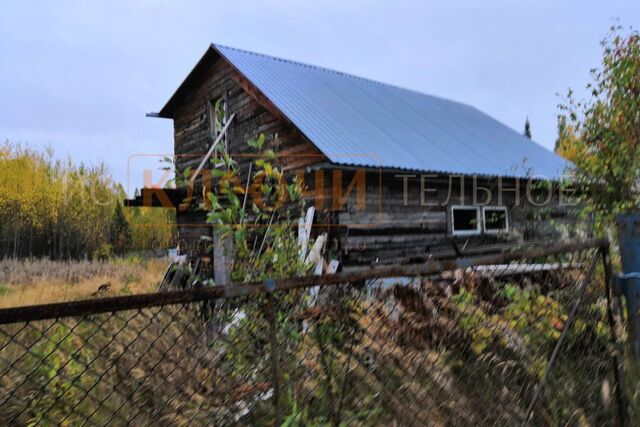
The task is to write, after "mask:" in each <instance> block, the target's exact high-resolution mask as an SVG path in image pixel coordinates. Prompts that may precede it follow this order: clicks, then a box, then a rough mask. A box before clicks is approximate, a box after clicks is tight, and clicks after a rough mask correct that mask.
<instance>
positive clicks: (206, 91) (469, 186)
mask: <svg viewBox="0 0 640 427" xmlns="http://www.w3.org/2000/svg"><path fill="white" fill-rule="evenodd" d="M216 107H217V108H218V110H221V111H222V116H220V115H218V114H216ZM150 115H151V116H154V117H161V118H167V119H172V120H173V123H174V138H175V146H174V147H175V155H176V162H177V169H178V170H184V169H185V168H187V167H190V168H191V169H192V170H196V169H197V168H198V167H199V166H200V165H201V164H204V163H205V162H204V160H205V159H206V158H207V153H208V152H209V151H210V150H211V148H212V145H213V144H214V143H216V144H224V149H225V150H226V151H227V152H229V153H231V154H232V155H234V156H236V159H237V160H239V161H240V163H241V168H242V170H245V171H246V166H247V165H246V164H244V163H243V162H247V161H248V160H243V157H242V155H243V154H246V153H248V150H249V148H248V146H247V144H246V141H247V140H248V139H250V138H254V137H256V136H257V135H259V134H264V135H265V136H266V139H267V144H269V145H270V146H272V147H273V148H274V149H275V150H276V152H277V153H278V156H279V157H280V161H281V164H282V165H283V167H284V168H285V170H287V171H289V172H291V173H293V172H296V171H298V172H299V171H303V172H304V173H305V176H306V177H308V178H309V179H308V181H307V185H308V186H309V187H311V189H312V191H311V193H313V194H315V196H316V199H317V198H320V199H322V200H320V202H321V203H317V204H316V206H317V209H316V215H315V219H314V223H315V224H319V225H322V226H325V227H326V229H328V230H329V242H330V244H331V245H332V247H334V248H336V250H337V251H338V253H339V258H340V262H341V265H342V266H343V268H345V269H354V268H362V267H368V266H371V265H376V264H388V263H409V262H418V261H421V260H425V259H428V258H431V257H446V256H456V255H458V256H459V255H461V254H464V255H468V254H474V253H478V252H485V251H495V250H500V249H501V248H504V247H506V246H508V245H511V244H513V243H514V242H522V241H523V240H535V239H545V238H546V239H548V238H549V237H551V236H558V230H557V227H555V226H554V224H558V223H562V222H563V221H568V220H570V215H568V212H569V211H568V209H567V208H566V206H565V203H563V194H562V191H563V190H562V189H559V188H558V186H553V187H549V186H547V181H546V180H549V182H551V183H556V184H557V183H558V182H559V180H560V178H561V176H562V174H563V173H564V171H565V169H566V168H567V166H568V163H567V162H566V161H565V160H564V159H562V158H561V157H559V156H557V155H556V154H554V153H552V152H550V151H548V150H547V149H545V148H543V147H542V146H540V145H538V144H537V143H535V142H534V141H531V140H530V139H528V138H526V137H524V136H523V135H521V134H519V133H518V132H516V131H514V130H512V129H510V128H509V127H507V126H505V125H503V124H502V123H500V122H498V121H497V120H495V119H493V118H492V117H490V116H488V115H486V114H484V113H483V112H481V111H479V110H477V109H476V108H474V107H472V106H469V105H466V104H463V103H460V102H455V101H451V100H447V99H443V98H440V97H435V96H431V95H426V94H423V93H419V92H416V91H413V90H408V89H403V88H399V87H396V86H392V85H389V84H385V83H380V82H376V81H372V80H368V79H365V78H361V77H356V76H352V75H349V74H345V73H341V72H338V71H333V70H328V69H324V68H320V67H316V66H312V65H307V64H301V63H297V62H293V61H289V60H285V59H280V58H275V57H271V56H267V55H262V54H258V53H253V52H248V51H244V50H239V49H235V48H230V47H226V46H221V45H216V44H213V45H211V46H210V47H209V48H208V49H207V51H206V52H205V54H204V56H203V57H202V58H201V59H200V61H199V62H198V63H197V64H196V66H195V68H194V69H193V70H192V71H191V72H190V73H189V75H188V76H187V77H186V79H185V80H184V82H183V83H182V84H181V85H180V86H179V87H178V89H177V91H176V92H175V93H174V94H173V96H172V97H171V98H170V99H169V101H168V102H167V103H166V105H165V106H164V107H162V109H161V110H160V111H159V112H158V113H152V114H150ZM337 181H340V182H337ZM200 185H202V183H201V184H200ZM348 190H350V191H348ZM153 193H154V190H150V189H144V190H143V192H142V195H141V196H140V197H138V198H137V200H134V201H131V203H134V204H135V203H137V204H144V203H146V204H149V203H151V204H155V205H158V204H163V205H165V206H167V205H168V204H169V202H171V204H172V206H173V207H174V208H177V207H178V205H179V204H180V200H181V199H182V198H183V197H184V189H180V188H179V189H176V190H173V191H172V192H169V193H168V194H165V195H164V196H163V198H164V200H160V199H161V197H160V196H158V195H157V194H153ZM194 194H196V195H197V194H198V191H197V190H196V191H195V192H194ZM318 196H319V197H318ZM336 199H340V200H338V201H337V200H336ZM145 200H146V202H145ZM316 202H318V200H316ZM177 221H178V233H179V238H180V240H181V244H180V248H181V250H182V251H183V252H188V253H190V254H192V255H197V254H198V251H201V250H202V249H201V247H200V246H199V243H198V242H199V241H200V237H201V236H203V235H211V233H212V230H211V227H208V226H207V224H206V221H205V213H204V212H202V211H199V210H197V209H194V208H188V209H178V211H177Z"/></svg>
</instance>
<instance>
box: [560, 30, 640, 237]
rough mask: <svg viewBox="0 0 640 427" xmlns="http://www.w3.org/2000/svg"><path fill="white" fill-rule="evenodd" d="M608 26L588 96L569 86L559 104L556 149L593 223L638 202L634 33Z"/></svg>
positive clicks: (639, 52) (639, 62)
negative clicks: (572, 174) (568, 163)
mask: <svg viewBox="0 0 640 427" xmlns="http://www.w3.org/2000/svg"><path fill="white" fill-rule="evenodd" d="M622 31H623V30H622V28H621V27H612V28H611V31H610V32H609V34H608V35H607V36H606V37H605V38H604V39H603V40H602V42H601V45H602V49H603V57H602V64H601V66H600V68H597V69H593V70H592V71H591V78H592V81H591V83H589V84H588V85H587V90H588V91H589V93H590V95H591V98H590V99H588V100H586V101H577V100H576V99H575V97H574V94H573V92H572V91H571V90H570V91H569V93H568V95H567V98H566V101H565V103H564V104H562V105H561V106H560V109H561V115H560V122H559V125H561V126H559V131H560V134H559V135H558V141H557V148H558V152H559V153H561V154H564V155H565V156H566V157H568V158H569V159H570V160H572V161H573V163H574V164H575V176H576V178H577V181H578V183H579V184H580V185H582V186H583V187H584V188H587V189H589V191H587V192H585V195H586V199H585V202H586V205H587V209H588V211H589V212H590V213H592V214H593V215H594V218H595V219H596V225H608V224H611V223H612V220H613V219H614V218H615V216H616V215H617V214H618V213H620V212H624V211H627V210H629V209H631V208H634V207H637V206H638V203H639V202H640V188H639V183H640V35H639V34H638V32H637V31H635V30H633V29H630V30H629V31H628V32H627V33H626V34H623V33H622Z"/></svg>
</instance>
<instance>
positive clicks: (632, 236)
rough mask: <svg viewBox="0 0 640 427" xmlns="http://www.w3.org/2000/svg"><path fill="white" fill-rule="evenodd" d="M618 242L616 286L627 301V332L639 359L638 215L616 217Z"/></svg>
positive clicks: (639, 253)
mask: <svg viewBox="0 0 640 427" xmlns="http://www.w3.org/2000/svg"><path fill="white" fill-rule="evenodd" d="M618 241H619V245H620V257H621V260H622V274H621V275H620V276H619V277H618V284H619V287H620V289H621V291H622V294H623V295H624V296H625V298H626V300H627V313H628V316H629V332H630V334H631V340H632V344H633V348H634V350H635V354H636V357H637V358H638V359H640V213H629V214H623V215H620V216H618Z"/></svg>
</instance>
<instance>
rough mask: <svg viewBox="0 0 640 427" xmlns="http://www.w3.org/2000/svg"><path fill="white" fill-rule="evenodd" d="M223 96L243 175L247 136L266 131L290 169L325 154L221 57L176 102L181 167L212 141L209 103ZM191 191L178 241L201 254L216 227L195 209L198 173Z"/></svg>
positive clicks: (180, 213)
mask: <svg viewBox="0 0 640 427" xmlns="http://www.w3.org/2000/svg"><path fill="white" fill-rule="evenodd" d="M220 98H226V100H227V111H228V116H231V114H233V113H235V115H236V116H235V118H234V120H233V122H232V123H231V125H230V127H229V129H228V130H227V146H228V152H229V154H230V155H231V156H232V157H233V158H234V159H235V160H236V161H237V162H238V163H239V166H240V170H241V175H240V177H241V179H242V180H244V179H246V173H247V171H248V164H249V162H250V161H251V159H252V156H253V155H254V151H253V150H252V149H251V147H249V146H248V145H247V141H248V140H249V139H251V138H255V137H257V136H258V135H260V134H261V133H262V134H264V135H265V138H266V141H267V143H266V145H267V146H269V147H270V148H273V149H274V150H275V151H276V152H277V153H278V155H279V156H282V158H283V161H286V165H287V166H288V167H289V169H291V168H294V167H295V168H299V167H304V166H305V165H308V164H311V163H315V162H319V161H323V160H324V156H322V155H321V154H320V152H319V151H317V150H316V149H315V147H314V146H313V145H312V144H311V143H310V142H309V141H308V140H307V139H306V138H305V137H304V136H303V135H301V134H300V132H298V131H297V129H295V128H294V127H293V126H292V125H291V124H290V123H288V121H287V120H286V119H285V118H284V117H282V116H281V115H280V114H279V113H278V111H277V110H276V109H275V107H273V105H271V104H270V103H269V101H268V100H266V99H264V98H262V97H261V96H260V94H259V93H258V92H257V91H256V90H255V89H254V88H253V87H252V86H251V84H250V83H249V82H247V81H246V80H245V79H244V78H243V77H242V76H241V75H240V74H239V73H238V72H237V71H236V70H235V69H234V68H233V67H232V66H231V65H229V63H228V62H226V61H225V60H223V59H221V58H218V59H217V60H215V61H214V63H213V64H212V66H211V67H210V69H209V70H208V72H207V73H205V75H204V76H201V77H200V78H199V81H197V82H196V83H195V87H194V88H193V89H192V90H190V91H189V92H188V93H187V94H186V96H185V97H184V98H183V99H181V100H180V102H179V104H178V105H177V106H176V107H175V112H174V114H173V120H174V122H173V123H174V152H175V155H176V168H177V170H178V171H184V170H186V169H187V168H191V170H192V171H195V170H196V168H197V167H198V165H199V163H200V161H201V160H202V158H203V157H204V155H205V154H206V153H207V151H208V150H209V148H210V147H211V145H212V143H213V138H212V136H211V135H212V132H211V125H210V115H209V110H208V108H210V107H209V106H208V105H209V104H210V103H212V102H215V101H216V100H217V99H220ZM207 167H210V166H208V165H207ZM193 195H194V200H193V201H192V202H191V203H190V205H189V207H188V208H186V209H185V207H184V206H182V207H180V208H178V210H177V215H176V216H177V222H178V236H179V240H180V243H181V244H180V247H181V248H183V250H184V249H185V248H186V250H185V252H186V253H189V254H191V255H197V254H198V253H202V252H203V251H204V248H205V247H204V244H203V243H202V242H201V238H200V237H201V236H203V235H207V236H210V235H211V233H212V228H211V227H210V226H208V225H207V224H206V214H205V213H204V212H203V211H201V210H198V209H196V207H197V206H198V204H199V203H200V202H201V201H202V180H201V179H200V177H197V179H196V183H195V188H194V191H193Z"/></svg>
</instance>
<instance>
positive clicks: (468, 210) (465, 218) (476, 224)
mask: <svg viewBox="0 0 640 427" xmlns="http://www.w3.org/2000/svg"><path fill="white" fill-rule="evenodd" d="M451 215H452V223H453V230H452V231H453V234H458V235H459V234H478V233H480V221H479V220H480V218H479V216H480V215H479V210H478V208H475V207H453V208H451Z"/></svg>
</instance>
